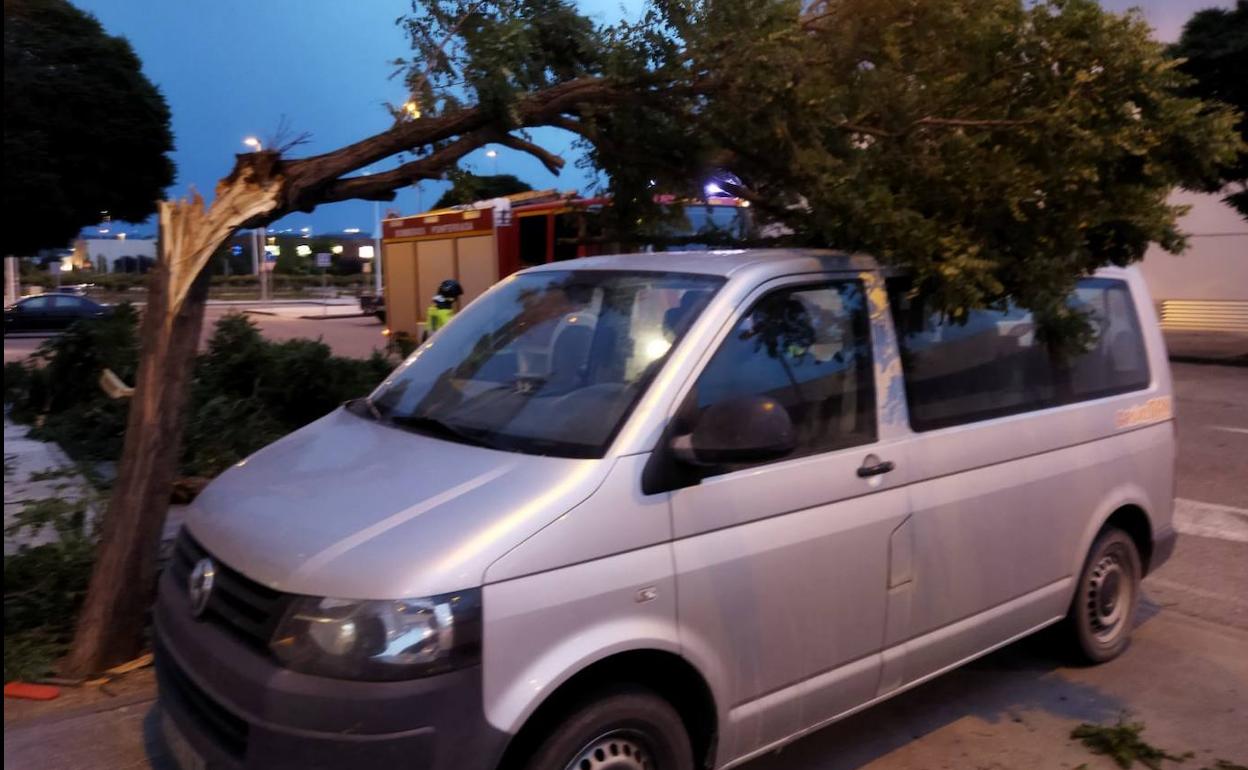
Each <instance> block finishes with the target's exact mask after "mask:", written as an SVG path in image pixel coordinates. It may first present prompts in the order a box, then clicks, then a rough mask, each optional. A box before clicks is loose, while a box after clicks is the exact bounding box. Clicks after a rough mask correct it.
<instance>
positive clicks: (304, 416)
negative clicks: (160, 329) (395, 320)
mask: <svg viewBox="0 0 1248 770" xmlns="http://www.w3.org/2000/svg"><path fill="white" fill-rule="evenodd" d="M124 308H125V309H123V310H119V311H118V315H117V316H116V317H114V318H112V319H107V320H100V321H92V322H87V323H83V324H78V325H76V326H75V327H73V328H72V329H71V330H70V331H69V332H67V333H66V334H64V335H62V336H61V337H58V338H55V339H53V340H50V341H49V342H47V343H45V345H44V346H43V347H41V348H40V349H39V351H38V352H37V353H36V359H37V360H36V361H35V362H34V363H36V364H42V366H36V365H33V364H26V365H20V366H16V367H15V366H6V368H5V400H6V402H8V403H11V404H12V412H11V413H12V414H13V416H14V419H18V420H21V421H25V422H37V423H38V427H36V428H35V429H33V430H32V431H31V435H32V436H33V437H35V438H39V439H43V440H47V441H55V442H56V443H58V444H60V445H61V447H62V448H64V449H65V451H66V452H68V453H69V454H70V456H71V457H73V458H74V459H76V460H79V461H85V462H97V461H109V460H111V461H117V460H119V459H120V457H121V452H122V448H123V445H124V441H125V429H126V420H127V415H128V410H129V400H128V399H117V400H114V399H110V398H108V397H107V396H106V395H105V394H104V392H103V391H102V390H100V388H99V385H98V380H99V375H100V371H101V370H102V369H104V368H111V369H112V370H113V371H114V372H116V373H117V375H118V376H119V377H121V379H122V380H123V381H125V382H129V383H133V382H134V375H135V372H136V370H137V365H138V340H137V336H138V334H137V316H136V315H135V314H134V311H133V309H132V308H130V307H129V306H124ZM392 368H393V362H392V360H391V359H389V358H387V357H386V356H385V355H383V354H381V353H377V352H374V353H373V355H372V356H371V357H369V358H367V359H354V358H344V357H341V356H335V355H333V353H332V351H331V350H330V348H329V346H328V345H326V344H325V343H323V342H321V341H320V340H289V341H286V342H270V341H269V340H266V339H264V338H263V337H262V336H261V335H260V332H259V330H258V328H257V327H256V325H255V323H253V322H252V321H251V319H250V318H248V317H247V316H245V315H242V314H239V313H231V314H227V315H226V316H224V317H222V318H221V319H220V320H219V321H218V322H217V324H216V327H215V329H214V331H213V334H212V336H211V338H209V341H208V346H207V350H206V351H205V352H204V353H202V354H201V355H200V356H199V358H198V359H197V360H196V363H195V371H194V376H193V377H192V380H191V384H190V394H189V401H188V408H187V421H186V429H185V432H184V434H183V442H182V444H183V454H182V457H181V467H180V470H181V472H182V473H183V474H184V475H192V476H209V477H211V476H215V475H216V474H217V473H220V472H221V471H222V470H224V469H225V468H227V467H229V466H230V465H231V464H233V463H235V462H237V461H238V460H240V459H242V458H244V457H246V456H247V455H249V454H251V453H252V452H255V451H256V450H257V449H260V448H261V447H263V446H265V445H266V444H269V443H271V442H273V441H275V440H277V439H278V438H280V437H281V436H284V435H285V434H287V433H289V432H291V431H293V430H296V429H298V428H300V427H302V426H304V425H306V424H307V423H309V422H311V421H313V420H315V419H317V418H319V417H321V416H323V415H325V414H326V413H328V412H330V411H332V410H333V409H334V408H335V407H337V406H338V405H339V404H341V403H342V402H343V401H346V400H348V399H352V398H357V397H359V396H362V395H365V394H367V393H368V392H369V391H371V390H372V389H373V388H375V387H376V386H377V385H378V384H379V383H380V382H381V381H382V380H383V379H385V377H386V375H388V374H389V373H390V370H391V369H392ZM10 376H11V377H12V383H10ZM39 417H41V418H42V420H41V421H37V420H36V418H39Z"/></svg>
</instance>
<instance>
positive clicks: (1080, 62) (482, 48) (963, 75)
mask: <svg viewBox="0 0 1248 770" xmlns="http://www.w3.org/2000/svg"><path fill="white" fill-rule="evenodd" d="M405 24H406V28H407V30H408V32H409V34H410V37H411V41H412V45H413V48H414V49H415V51H416V56H415V59H414V60H413V61H411V62H403V64H404V66H406V67H407V73H408V74H407V84H408V87H409V89H410V92H411V94H412V97H411V100H410V101H409V102H408V103H407V104H405V105H401V106H396V107H394V108H393V112H394V116H395V123H394V125H393V126H392V127H391V128H390V129H388V130H386V131H384V132H381V133H379V134H377V135H375V136H371V137H368V138H366V139H363V140H361V141H359V142H356V143H354V144H351V145H348V146H346V147H343V148H340V149H338V150H334V151H332V152H328V153H324V154H321V155H316V156H312V157H306V158H290V157H287V154H286V151H287V150H289V149H291V147H290V146H287V147H285V148H278V149H274V150H265V151H262V152H255V153H249V154H245V155H240V156H238V157H237V158H236V161H235V166H234V169H233V171H232V172H231V173H230V174H229V175H228V176H227V177H225V178H224V179H223V180H222V181H221V183H220V184H219V185H218V187H217V190H216V193H215V197H214V199H213V201H212V202H211V203H210V204H206V203H205V202H204V201H203V200H201V199H200V198H199V197H198V196H193V197H192V198H191V199H190V200H183V201H170V202H165V203H162V204H161V207H160V223H161V236H160V249H159V257H158V261H157V266H156V269H155V272H154V275H153V277H152V280H151V281H150V283H149V302H148V310H147V313H146V315H145V318H144V321H143V327H142V357H141V362H140V365H139V371H138V375H137V382H136V384H135V393H134V396H133V402H134V403H133V404H132V406H131V411H130V415H129V424H128V426H127V432H126V440H125V449H124V452H123V457H122V462H121V468H120V473H119V478H118V480H117V484H116V487H115V491H114V496H113V499H112V500H111V502H110V505H109V508H108V511H107V513H106V515H105V518H104V523H103V531H102V541H101V545H100V549H99V555H98V559H97V562H96V564H95V568H94V573H93V575H92V579H91V584H90V589H89V591H88V595H87V599H86V603H85V605H84V609H83V611H82V614H81V617H80V619H79V623H78V627H77V633H76V636H75V640H74V645H73V649H72V651H71V653H70V655H69V657H68V659H67V660H66V663H65V669H66V670H67V672H68V673H71V674H85V673H89V672H92V671H96V670H99V669H101V668H104V667H107V666H109V665H112V664H115V663H117V662H120V661H122V660H125V659H127V658H129V657H131V656H132V655H134V654H135V653H136V652H137V651H138V650H139V646H140V644H141V640H142V634H143V617H144V613H145V611H146V609H147V607H148V604H149V602H150V597H151V593H152V587H153V581H154V575H155V566H154V564H155V554H156V548H157V540H158V538H159V536H160V531H161V527H162V524H163V521H164V517H165V512H166V508H167V504H168V490H169V485H170V482H171V481H172V480H173V473H174V464H175V461H176V457H177V455H178V446H179V442H180V436H181V430H182V421H183V417H182V412H183V408H184V405H185V399H186V388H187V377H188V372H189V370H190V365H189V364H190V361H191V359H192V357H193V356H194V353H195V346H196V342H197V340H198V337H199V330H200V326H201V324H202V318H203V309H204V301H205V297H206V291H207V278H206V276H205V270H204V268H205V265H206V264H207V262H208V260H209V258H210V256H211V255H212V253H213V252H214V251H215V250H216V249H217V248H218V246H220V244H222V243H223V242H224V241H225V240H226V238H228V237H229V236H230V235H231V234H232V233H233V232H234V231H236V230H237V229H239V228H244V227H257V226H261V225H265V224H268V223H271V222H273V221H275V220H277V219H279V218H281V217H282V216H284V215H286V214H289V213H291V212H295V211H311V210H312V209H314V208H315V207H316V206H318V205H320V204H323V203H330V202H334V201H342V200H348V199H353V198H359V199H367V200H389V199H392V198H393V196H394V190H396V189H397V188H400V187H402V186H405V185H408V184H411V183H412V182H415V181H419V180H422V179H436V178H440V177H442V176H443V175H444V174H445V173H446V172H447V171H448V170H450V169H452V168H454V167H455V165H456V164H457V163H458V161H459V160H460V159H462V158H463V157H464V156H465V155H467V154H468V153H470V152H472V151H474V150H476V149H478V148H481V147H483V146H485V145H487V144H495V143H497V144H501V145H503V146H506V147H510V148H512V149H514V150H517V151H519V152H524V153H528V154H529V155H532V156H533V157H535V158H537V159H538V160H539V161H541V162H542V163H543V164H544V165H545V167H546V168H547V169H549V170H550V171H552V172H557V171H558V170H559V169H560V168H561V167H562V166H563V160H562V159H561V158H560V157H558V156H556V155H555V154H553V153H551V152H550V151H548V150H546V149H544V148H543V147H541V146H540V145H539V144H537V143H535V142H534V141H533V139H532V137H531V135H529V134H527V133H526V130H527V129H531V128H538V127H555V128H559V129H563V130H566V131H569V132H572V133H573V134H575V135H577V136H579V137H580V138H581V140H582V141H583V142H584V143H585V145H586V147H587V149H588V158H589V162H590V163H592V164H594V165H595V166H596V167H597V168H598V169H599V170H602V171H605V172H606V173H607V174H609V177H610V186H611V190H610V192H611V193H612V194H613V195H614V205H613V206H612V207H611V210H610V216H611V217H612V218H614V219H615V221H616V222H617V223H623V224H624V225H625V226H633V225H635V224H636V223H637V222H639V221H640V220H641V219H642V218H644V217H645V216H648V215H651V214H653V210H654V192H655V188H656V186H657V187H658V188H659V189H661V190H664V191H671V192H675V193H689V194H697V193H698V192H700V190H701V186H702V183H703V181H704V180H705V174H707V173H709V172H712V171H714V170H715V169H716V168H717V167H725V166H726V167H729V168H731V169H732V170H733V171H734V172H735V173H734V174H731V175H725V177H724V182H723V185H724V186H725V187H727V188H729V189H732V190H733V191H735V192H737V193H738V194H739V195H741V196H743V197H746V198H748V199H749V200H751V201H752V202H753V203H754V204H756V207H757V208H756V210H758V211H760V212H762V213H763V215H764V216H765V217H770V218H772V219H773V220H775V222H776V223H777V224H780V225H783V228H782V230H781V231H782V232H785V233H787V234H786V235H785V236H784V239H785V240H787V241H789V242H795V243H802V244H807V245H809V244H819V245H835V246H840V247H844V248H851V249H861V250H865V251H871V252H873V253H876V254H878V255H879V256H881V257H882V258H883V259H884V260H886V261H887V262H889V263H892V264H896V265H900V266H904V267H907V268H909V269H910V270H911V271H912V273H913V274H914V275H916V277H917V278H918V280H919V282H920V283H921V284H922V285H923V286H924V287H925V288H928V289H930V290H932V291H933V293H934V295H935V297H936V298H937V300H938V301H939V303H940V306H941V307H943V308H944V309H945V310H946V311H947V312H949V313H951V314H953V315H955V316H956V315H959V314H962V313H965V312H966V311H967V310H969V309H971V308H974V307H984V306H991V305H994V304H999V303H1001V302H1002V301H1004V299H1005V298H1007V297H1010V298H1013V299H1014V300H1016V301H1018V302H1020V303H1022V304H1023V305H1025V306H1027V307H1029V308H1032V309H1034V310H1037V311H1038V312H1041V311H1043V313H1045V314H1046V317H1049V318H1052V319H1053V322H1054V324H1055V326H1057V327H1060V326H1062V322H1063V319H1062V318H1061V315H1062V312H1063V307H1064V305H1063V304H1062V302H1061V298H1062V297H1064V296H1065V293H1066V291H1067V290H1068V289H1069V287H1070V286H1072V285H1073V282H1074V281H1075V280H1076V279H1077V277H1078V276H1079V275H1081V274H1084V273H1086V272H1087V271H1089V270H1091V269H1095V267H1097V266H1099V265H1102V264H1107V263H1115V264H1126V263H1128V262H1131V261H1133V260H1136V259H1139V258H1141V257H1142V256H1143V253H1144V250H1145V249H1146V248H1147V247H1148V245H1149V243H1151V242H1159V243H1161V244H1162V245H1163V246H1164V247H1166V248H1169V249H1171V250H1178V249H1181V248H1182V245H1183V238H1182V234H1181V233H1180V232H1179V231H1178V229H1177V217H1178V216H1179V214H1180V213H1181V210H1180V209H1178V208H1176V207H1173V206H1169V205H1168V204H1167V203H1166V195H1167V193H1168V192H1169V190H1170V188H1171V187H1173V186H1174V185H1176V184H1179V183H1181V182H1183V181H1185V180H1187V179H1191V178H1194V177H1198V176H1200V175H1201V174H1208V173H1209V171H1210V169H1212V168H1215V167H1216V166H1217V165H1218V163H1219V162H1223V161H1226V160H1227V159H1228V158H1231V157H1233V154H1234V153H1235V152H1237V151H1238V149H1239V147H1240V145H1239V142H1238V139H1237V138H1236V137H1235V135H1234V133H1233V131H1232V129H1231V127H1232V126H1233V124H1234V121H1235V115H1234V113H1232V112H1231V111H1229V110H1227V109H1223V108H1217V107H1210V106H1208V105H1205V104H1203V103H1201V102H1200V101H1198V100H1195V99H1188V98H1183V97H1181V96H1180V95H1179V94H1178V90H1179V88H1180V87H1181V86H1182V85H1184V84H1185V83H1186V80H1185V79H1184V78H1183V77H1182V76H1181V75H1179V74H1178V73H1177V72H1176V71H1175V69H1174V67H1173V65H1172V64H1171V63H1168V62H1167V61H1166V60H1165V57H1164V52H1163V50H1162V48H1161V46H1159V45H1158V44H1156V43H1154V42H1152V41H1151V40H1150V39H1149V31H1148V29H1147V27H1146V25H1144V24H1143V23H1142V22H1141V21H1140V20H1139V19H1138V18H1135V17H1120V16H1115V15H1113V14H1108V13H1105V12H1104V11H1102V10H1101V9H1100V8H1099V6H1097V4H1096V3H1095V2H1094V1H1093V0H1049V1H1048V2H1039V3H1026V4H1024V3H1023V2H1022V0H990V1H989V2H983V0H946V1H945V2H940V3H915V2H912V1H910V0H824V1H823V2H816V3H813V4H812V3H805V4H803V3H799V2H796V1H795V0H700V1H699V0H695V1H694V2H689V3H666V2H655V3H654V4H652V5H651V6H649V7H648V8H647V9H646V11H645V13H644V14H643V16H642V18H641V19H640V20H639V21H638V22H636V23H622V24H619V25H615V26H611V27H598V26H595V25H594V24H593V23H592V22H590V21H589V20H588V19H587V18H585V17H584V16H582V15H580V14H579V13H577V11H576V10H575V9H574V8H573V7H572V6H571V5H570V4H569V3H568V2H566V0H490V1H489V2H487V1H486V0H425V1H424V2H423V4H422V5H421V6H420V8H419V10H418V12H417V13H416V14H415V15H413V16H412V17H410V18H408V19H407V20H406V21H405ZM400 155H404V156H408V155H410V156H413V157H412V158H411V159H409V160H406V161H405V162H400V163H399V164H398V165H396V166H395V167H394V168H392V169H390V170H387V171H384V172H381V173H375V174H368V175H360V174H359V173H358V172H359V171H360V170H361V169H365V168H367V167H370V166H374V165H375V164H381V163H383V162H384V161H387V160H388V159H392V158H395V157H396V156H400ZM1065 320H1071V319H1065ZM1074 320H1075V321H1078V319H1074ZM1067 325H1069V324H1067Z"/></svg>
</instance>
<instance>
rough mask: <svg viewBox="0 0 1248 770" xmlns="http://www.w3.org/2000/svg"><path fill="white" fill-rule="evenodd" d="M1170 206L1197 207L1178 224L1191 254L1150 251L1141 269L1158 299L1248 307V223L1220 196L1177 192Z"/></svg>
mask: <svg viewBox="0 0 1248 770" xmlns="http://www.w3.org/2000/svg"><path fill="white" fill-rule="evenodd" d="M1170 202H1171V203H1175V204H1183V205H1190V206H1191V207H1192V210H1191V211H1189V212H1188V213H1187V215H1186V216H1184V217H1183V218H1182V219H1181V220H1179V227H1180V229H1181V230H1182V231H1183V232H1185V233H1187V235H1188V243H1187V251H1186V252H1184V253H1183V254H1181V255H1179V256H1175V255H1173V254H1168V253H1166V252H1165V251H1163V250H1162V249H1161V248H1160V247H1158V246H1157V245H1155V244H1154V245H1153V246H1152V247H1151V248H1150V249H1149V250H1148V254H1147V255H1146V256H1145V257H1144V262H1143V264H1142V265H1141V268H1140V269H1141V271H1142V272H1143V273H1144V280H1145V281H1146V282H1147V283H1148V289H1149V291H1150V292H1151V293H1152V295H1153V299H1154V300H1157V301H1161V300H1166V299H1216V300H1245V301H1248V221H1244V220H1243V219H1242V218H1241V217H1240V216H1239V214H1238V213H1236V211H1235V210H1234V209H1232V208H1231V207H1230V206H1227V205H1226V204H1225V203H1223V202H1222V201H1221V200H1220V199H1219V197H1218V196H1216V195H1201V194H1199V193H1190V192H1184V191H1178V192H1175V193H1174V194H1173V195H1172V196H1170Z"/></svg>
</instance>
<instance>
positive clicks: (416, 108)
mask: <svg viewBox="0 0 1248 770" xmlns="http://www.w3.org/2000/svg"><path fill="white" fill-rule="evenodd" d="M403 112H405V113H407V117H408V118H410V119H412V120H415V119H416V118H419V117H420V105H419V104H417V103H416V100H415V99H408V100H407V101H406V102H403Z"/></svg>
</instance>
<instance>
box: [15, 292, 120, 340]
mask: <svg viewBox="0 0 1248 770" xmlns="http://www.w3.org/2000/svg"><path fill="white" fill-rule="evenodd" d="M109 312H111V311H110V308H109V307H108V306H107V305H101V304H100V303H98V302H93V301H92V300H89V299H87V298H86V297H80V296H77V295H75V294H67V293H61V292H54V293H47V294H36V295H34V296H32V297H23V298H22V299H19V300H18V301H17V302H15V303H13V304H12V305H10V306H9V307H6V308H5V309H4V332H5V334H8V333H9V332H24V331H58V330H60V329H64V328H66V327H68V326H69V325H70V324H72V323H74V322H75V321H81V320H84V319H87V318H102V317H104V316H106V315H108V314H109Z"/></svg>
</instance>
